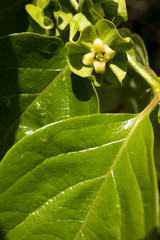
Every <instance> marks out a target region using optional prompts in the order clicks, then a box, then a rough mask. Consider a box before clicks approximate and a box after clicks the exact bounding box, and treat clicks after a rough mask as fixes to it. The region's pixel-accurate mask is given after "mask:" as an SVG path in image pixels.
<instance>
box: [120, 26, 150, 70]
mask: <svg viewBox="0 0 160 240" xmlns="http://www.w3.org/2000/svg"><path fill="white" fill-rule="evenodd" d="M119 33H120V35H121V36H122V37H131V39H132V40H133V42H134V48H132V49H131V50H129V51H128V53H129V54H130V55H131V56H132V57H134V58H135V59H136V60H137V62H139V63H141V64H142V65H144V66H147V67H149V60H148V53H147V49H146V46H145V43H144V41H143V39H142V38H141V37H140V36H139V35H138V34H135V33H134V34H132V32H131V31H130V30H129V29H127V28H121V29H119Z"/></svg>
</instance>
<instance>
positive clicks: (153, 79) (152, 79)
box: [127, 54, 160, 95]
mask: <svg viewBox="0 0 160 240" xmlns="http://www.w3.org/2000/svg"><path fill="white" fill-rule="evenodd" d="M127 57H128V63H129V65H130V66H131V67H132V68H133V69H134V70H135V71H136V72H137V73H138V74H139V75H140V76H141V77H142V78H143V79H144V80H146V82H147V83H148V84H149V85H150V86H151V88H152V89H153V92H154V94H155V95H156V93H157V92H158V93H159V94H160V81H159V78H158V77H157V76H156V75H154V74H153V73H151V72H149V71H148V70H147V69H145V67H144V66H143V65H142V64H140V63H138V62H137V61H136V60H135V59H133V58H132V57H131V56H130V55H129V54H127Z"/></svg>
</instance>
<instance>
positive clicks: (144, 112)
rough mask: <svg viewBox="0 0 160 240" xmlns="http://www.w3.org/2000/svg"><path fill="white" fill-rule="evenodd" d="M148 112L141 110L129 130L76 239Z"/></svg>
mask: <svg viewBox="0 0 160 240" xmlns="http://www.w3.org/2000/svg"><path fill="white" fill-rule="evenodd" d="M147 113H148V109H147V111H146V109H145V110H144V111H143V112H141V113H140V114H139V116H138V118H137V120H136V122H135V124H134V125H133V127H132V129H131V130H130V131H129V133H128V135H127V137H126V138H125V141H124V142H123V144H122V146H121V148H120V150H119V152H118V154H117V156H116V157H115V159H114V161H113V163H112V165H111V167H110V169H109V170H108V171H107V173H106V175H105V179H104V181H103V182H102V184H101V186H100V188H99V191H98V193H97V195H96V197H95V199H94V201H93V203H92V205H91V207H90V209H89V211H88V213H87V215H86V218H85V219H84V222H83V224H82V225H81V228H80V229H79V231H78V233H77V234H76V236H75V238H74V240H76V239H77V238H78V236H79V234H80V233H81V232H82V231H83V228H84V227H85V224H86V222H87V220H88V218H89V216H90V214H91V212H92V209H93V208H94V205H95V204H96V201H97V199H98V197H99V196H100V194H101V191H102V190H103V188H104V186H105V183H106V181H107V179H108V177H109V175H110V173H111V171H113V169H114V167H115V165H116V163H117V161H118V159H119V157H120V156H121V154H122V153H123V150H124V149H125V147H126V145H127V143H128V142H129V140H130V138H131V136H132V134H133V133H134V131H135V130H136V128H137V126H138V125H139V123H140V122H141V120H142V119H143V117H144V116H145V115H146V114H147Z"/></svg>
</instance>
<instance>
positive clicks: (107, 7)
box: [80, 0, 128, 25]
mask: <svg viewBox="0 0 160 240" xmlns="http://www.w3.org/2000/svg"><path fill="white" fill-rule="evenodd" d="M80 11H81V12H82V13H83V14H84V15H85V16H86V18H87V19H88V20H89V21H90V22H91V24H93V25H94V24H95V23H96V22H97V21H99V20H100V19H102V18H105V19H108V20H110V21H113V22H114V23H115V24H116V25H119V24H120V23H121V22H122V21H123V22H126V21H127V19H128V18H127V10H126V1H125V0H82V1H80Z"/></svg>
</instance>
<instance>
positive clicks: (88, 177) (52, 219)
mask: <svg viewBox="0 0 160 240" xmlns="http://www.w3.org/2000/svg"><path fill="white" fill-rule="evenodd" d="M113 129H114V131H113ZM120 129H121V130H122V129H123V130H122V131H121V130H120ZM146 129H148V130H147V133H146V134H145V133H144V130H145V131H146ZM68 130H69V132H68ZM116 130H117V131H116ZM51 132H52V134H51ZM111 132H112V134H111ZM78 133H79V134H78ZM102 133H103V134H102ZM142 133H143V134H144V136H143V137H144V138H142ZM150 134H151V135H150ZM88 136H90V138H88ZM133 136H134V139H133V141H130V140H132V138H133ZM148 136H150V138H149V140H148ZM44 137H45V139H44ZM137 137H138V138H139V139H138V140H140V141H135V139H137ZM77 138H78V139H77ZM126 138H127V140H126ZM31 139H32V141H31ZM91 139H92V140H91ZM144 139H145V141H146V143H147V144H146V143H145V142H144ZM35 140H36V141H35ZM133 143H134V146H133ZM139 143H140V144H139ZM21 144H22V145H23V146H25V152H24V150H23V147H22V146H21ZM42 144H43V148H42ZM135 144H136V146H138V150H137V152H138V155H139V153H141V155H140V156H141V158H140V159H138V160H137V161H135V159H137V158H135V155H134V151H133V149H135ZM138 144H139V145H138ZM33 145H34V147H33ZM26 146H27V149H26ZM38 146H41V147H38ZM146 146H147V147H149V150H148V154H147V155H146V152H145V151H142V149H143V148H144V149H146ZM150 146H151V147H150ZM16 148H17V151H15V149H16ZM126 148H127V150H129V154H130V157H131V159H132V161H130V160H129V159H128V158H127V151H126ZM152 148H153V134H152V128H151V124H150V122H149V119H148V115H147V116H144V115H143V116H139V115H125V116H124V115H121V114H120V115H116V116H115V115H114V114H109V115H99V114H98V115H92V116H88V117H78V118H73V119H70V120H64V121H62V122H59V123H55V124H51V125H50V126H48V127H46V128H44V129H41V130H38V131H37V132H36V133H34V134H32V135H30V136H28V137H26V138H24V139H23V140H22V141H21V143H20V142H19V143H17V144H16V145H15V147H13V148H12V149H11V151H10V152H8V154H7V155H6V157H5V158H4V160H3V161H2V163H1V174H0V176H1V179H4V178H6V177H5V176H12V178H11V177H10V178H9V179H7V181H4V182H5V184H4V183H3V182H2V181H0V189H1V191H2V192H4V193H2V194H1V206H4V203H5V208H6V209H8V208H10V206H11V202H12V204H13V202H14V209H15V210H18V209H19V210H20V208H21V207H22V209H25V211H28V213H26V214H27V215H25V214H24V211H22V209H21V214H22V215H21V217H22V218H23V219H24V220H20V216H19V219H18V218H15V215H14V213H12V220H10V221H11V222H10V223H12V229H13V230H11V231H9V232H8V234H7V235H6V237H8V239H14V238H12V237H14V236H19V235H17V234H20V232H21V229H23V230H24V231H25V237H24V239H27V238H28V237H30V239H38V238H37V236H38V237H39V239H43V237H44V236H45V234H48V236H49V237H50V238H49V239H56V237H57V239H62V238H64V237H65V239H66V240H69V239H97V238H98V239H106V237H111V236H112V237H114V238H115V239H119V238H120V236H121V237H122V238H123V239H128V238H130V239H135V238H136V239H140V238H144V237H146V236H147V235H148V234H149V232H150V231H152V230H153V229H154V228H155V227H156V226H157V225H156V224H157V220H156V217H155V216H156V201H155V199H156V196H155V195H156V180H155V169H154V165H153V156H152ZM36 149H37V150H36ZM36 152H37V154H36ZM33 153H34V158H33V157H31V156H32V155H33ZM12 154H13V155H12ZM14 155H16V156H14ZM11 156H12V157H11ZM13 156H14V158H13ZM22 156H23V158H21V157H22ZM105 156H107V158H106V157H105ZM136 156H137V155H136ZM147 156H148V157H147ZM20 158H21V159H23V162H22V161H20ZM11 159H13V160H12V161H11ZM24 159H25V161H24ZM27 159H28V160H27ZM30 159H32V161H30ZM143 159H146V160H147V161H148V165H146V164H145V165H144V166H143V164H142V163H143ZM19 161H20V162H21V164H17V163H18V162H19ZM13 162H14V164H13ZM28 163H29V164H28ZM38 163H39V164H38ZM8 164H9V165H10V166H11V168H10V167H7V166H8ZM140 166H143V174H142V173H141V171H140V169H141V168H140ZM6 167H7V168H8V170H7V169H6ZM14 167H15V170H14ZM18 168H19V169H21V170H18ZM32 169H33V170H32ZM133 169H134V170H133ZM148 169H150V173H151V175H150V176H149V178H148V180H146V179H145V176H146V175H145V174H144V170H145V172H147V171H148ZM151 169H152V171H151ZM6 171H7V172H6ZM9 171H11V172H12V174H11V173H9ZM13 173H14V174H13ZM25 173H26V175H24V174H25ZM122 173H123V174H122ZM135 173H136V175H135ZM23 175H24V176H23ZM21 177H22V178H21ZM16 179H17V180H18V181H16ZM126 179H128V181H126ZM140 179H143V180H142V181H141V180H140ZM144 180H146V181H144ZM137 181H138V183H140V184H141V191H140V190H139V188H138V185H137ZM115 182H116V184H115ZM33 183H34V184H33ZM150 183H152V185H151V184H150ZM110 184H111V186H112V188H111V187H109V186H110ZM130 184H131V185H130ZM12 185H13V186H12ZM130 186H132V188H131V187H130ZM116 188H117V189H118V192H117V190H116ZM7 189H8V190H7ZM20 189H21V190H22V194H18V192H19V193H21V190H20ZM24 189H25V190H24ZM49 189H50V191H48V190H49ZM142 189H143V190H144V192H143V191H142ZM23 191H24V192H25V193H23ZM150 191H151V192H152V196H151V193H150ZM13 192H14V195H13ZM16 193H17V194H16ZM141 194H142V196H143V198H141ZM9 195H10V197H9ZM11 196H12V197H11ZM17 196H18V199H19V201H20V199H21V200H22V199H23V206H18V205H16V201H15V200H16V197H17ZM112 196H113V199H114V201H113V202H112V200H111V199H112ZM118 196H120V197H118ZM153 196H154V197H153ZM6 198H7V199H8V200H7V201H6ZM9 199H10V203H9ZM38 199H39V200H38ZM142 199H143V200H142ZM31 201H34V204H36V206H35V205H34V204H33V202H32V204H29V203H31ZM37 201H38V202H37ZM119 201H121V208H120V206H119ZM146 202H148V203H147V206H146V205H145V203H146ZM102 203H103V208H102V205H101V204H102ZM104 203H105V204H104ZM111 203H112V204H113V205H114V208H112V207H110V204H111ZM28 204H29V205H28ZM100 206H101V207H100ZM111 206H112V205H111ZM148 206H149V207H148ZM136 207H137V209H136V211H135V208H136ZM3 209H4V207H3ZM153 209H154V213H153ZM120 210H121V211H122V213H121V211H120ZM137 210H138V211H137ZM1 211H2V210H1ZM143 211H144V213H145V214H146V216H148V214H149V215H150V214H151V215H150V216H151V218H148V220H147V221H149V223H148V222H145V221H144V219H143V214H141V213H142V212H143ZM34 213H35V214H34ZM10 214H11V213H10ZM106 214H107V215H106ZM2 215H3V218H2ZM2 215H1V225H2V223H3V221H4V220H3V219H5V218H7V215H6V216H5V214H2ZM4 217H5V218H4ZM117 217H118V220H117ZM99 218H100V219H99ZM145 218H146V217H145ZM14 219H15V220H14ZM16 219H17V220H19V221H20V222H19V224H18V225H17V223H15V221H16ZM13 220H14V221H13ZM8 221H9V220H8ZM137 221H138V222H137ZM33 222H35V224H32V223H33ZM102 222H103V224H102ZM113 222H114V223H115V224H116V225H115V224H113ZM128 222H129V223H130V224H127V223H128ZM6 223H7V221H6V222H5V224H4V225H5V227H6V228H7V225H8V224H6ZM10 223H9V224H10ZM36 223H38V224H36ZM97 223H98V225H97ZM120 223H121V224H120ZM122 223H123V224H122ZM14 224H16V225H17V227H15V226H16V225H15V226H13V225H14ZM26 226H27V228H29V229H30V231H28V230H27V229H26ZM109 226H112V227H111V229H110V227H109ZM8 227H9V225H8ZM88 228H89V229H90V230H89V229H88ZM98 228H99V230H98V231H96V230H97V229H98ZM128 228H129V229H128ZM62 229H63V231H62ZM115 229H116V231H113V230H115ZM95 231H96V236H95ZM31 233H32V234H31ZM133 233H134V235H133ZM37 234H38V235H37ZM39 234H40V235H39ZM151 236H152V237H153V236H155V232H153V233H151ZM19 237H20V236H19ZM16 239H18V238H16V237H15V240H16ZM19 239H21V238H19Z"/></svg>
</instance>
